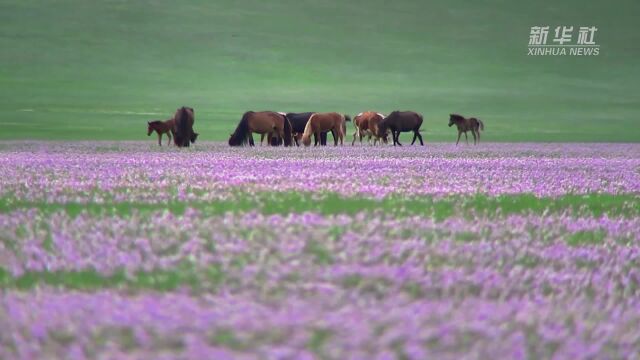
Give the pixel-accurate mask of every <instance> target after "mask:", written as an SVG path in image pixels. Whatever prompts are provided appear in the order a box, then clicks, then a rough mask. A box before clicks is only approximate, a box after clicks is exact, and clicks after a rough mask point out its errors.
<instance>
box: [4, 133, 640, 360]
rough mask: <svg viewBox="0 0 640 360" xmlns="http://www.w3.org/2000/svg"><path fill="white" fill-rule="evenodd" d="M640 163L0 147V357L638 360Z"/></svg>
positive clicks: (572, 157) (554, 152)
mask: <svg viewBox="0 0 640 360" xmlns="http://www.w3.org/2000/svg"><path fill="white" fill-rule="evenodd" d="M639 169H640V147H639V146H638V145H630V144H620V145H614V144H602V145H595V144H483V145H480V146H477V147H472V146H468V147H467V146H459V147H455V146H453V145H449V144H429V145H428V146H425V147H417V146H416V147H410V146H406V147H402V148H400V147H393V146H384V147H382V146H379V147H376V148H373V147H370V146H366V145H364V146H355V147H351V146H345V147H331V146H330V147H325V148H272V147H266V146H265V147H256V148H230V147H228V146H227V145H226V144H223V143H197V144H196V146H195V147H192V148H189V149H182V150H177V149H175V148H158V147H157V145H156V144H155V143H154V142H72V143H63V142H33V141H27V142H22V141H21V142H4V143H2V144H1V146H0V170H1V171H2V173H3V174H4V176H2V177H1V178H0V234H2V236H1V237H0V287H1V288H2V297H1V299H0V328H2V329H4V330H3V331H2V332H0V357H2V358H25V359H26V358H42V357H47V358H75V359H83V358H218V359H224V358H240V359H241V358H246V359H258V358H267V359H304V358H308V359H313V358H326V359H364V358H380V359H387V358H400V359H424V358H433V357H435V358H441V359H457V358H460V357H464V356H471V357H478V358H485V357H488V356H500V357H509V358H567V357H572V358H576V359H582V358H585V359H586V358H629V357H632V356H634V355H635V354H637V353H638V351H639V349H640V332H639V331H638V328H637V326H636V324H637V323H638V321H640V318H639V317H638V314H640V312H639V311H638V310H639V309H640V303H638V299H639V298H640V297H639V296H640V293H639V291H640V272H639V271H640V269H639V268H638V261H639V260H640V246H639V243H638V241H639V239H640V223H639V220H638V219H640V196H639V193H640V172H639Z"/></svg>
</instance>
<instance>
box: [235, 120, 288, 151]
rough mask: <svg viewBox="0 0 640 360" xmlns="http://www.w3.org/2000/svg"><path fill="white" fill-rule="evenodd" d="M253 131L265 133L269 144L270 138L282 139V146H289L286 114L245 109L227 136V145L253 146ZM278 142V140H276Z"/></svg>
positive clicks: (270, 142) (271, 143)
mask: <svg viewBox="0 0 640 360" xmlns="http://www.w3.org/2000/svg"><path fill="white" fill-rule="evenodd" d="M253 133H257V134H266V135H268V137H267V139H268V142H269V144H270V145H273V144H274V142H272V138H274V137H279V139H283V141H284V146H291V144H292V140H291V123H290V122H289V119H287V116H286V115H283V114H281V113H277V112H273V111H258V112H254V111H247V112H245V113H244V114H243V115H242V119H240V122H239V123H238V126H237V127H236V130H235V131H234V132H233V133H232V134H231V136H230V137H229V146H242V145H245V144H247V143H248V144H249V146H254V145H255V144H254V142H253ZM278 142H279V140H278Z"/></svg>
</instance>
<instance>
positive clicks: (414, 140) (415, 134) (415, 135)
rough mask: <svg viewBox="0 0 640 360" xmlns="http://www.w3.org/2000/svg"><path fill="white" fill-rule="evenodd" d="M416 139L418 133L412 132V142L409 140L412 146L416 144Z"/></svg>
mask: <svg viewBox="0 0 640 360" xmlns="http://www.w3.org/2000/svg"><path fill="white" fill-rule="evenodd" d="M417 138H418V131H417V130H414V131H413V140H411V145H413V144H414V143H415V142H416V139H417Z"/></svg>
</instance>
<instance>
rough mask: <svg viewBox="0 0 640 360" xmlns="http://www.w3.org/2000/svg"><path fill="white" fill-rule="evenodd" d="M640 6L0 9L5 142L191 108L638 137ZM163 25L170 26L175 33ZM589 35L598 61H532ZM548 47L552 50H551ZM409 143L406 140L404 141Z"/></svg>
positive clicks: (512, 135) (434, 128)
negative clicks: (538, 46)
mask: <svg viewBox="0 0 640 360" xmlns="http://www.w3.org/2000/svg"><path fill="white" fill-rule="evenodd" d="M639 11H640V4H639V3H638V2H637V1H634V0H616V1H613V2H612V1H600V0H599V1H589V2H587V3H585V2H584V1H578V0H570V1H562V2H557V1H553V2H550V1H536V2H530V1H488V2H467V1H464V2H463V1H445V0H436V1H429V2H424V1H418V0H399V1H393V2H389V1H384V0H373V1H349V2H344V1H337V0H330V1H322V2H313V1H299V0H278V1H269V2H264V1H259V0H248V1H242V2H237V1H232V0H221V1H215V2H210V1H187V2H183V3H181V4H180V5H177V4H175V3H174V2H172V1H167V0H154V1H146V0H145V1H136V2H134V3H124V2H122V1H113V0H112V1H99V2H91V3H86V2H84V1H79V0H64V1H56V2H52V3H47V4H46V5H43V4H42V2H41V1H36V0H26V1H17V0H2V1H0V20H1V21H0V48H2V49H6V51H2V52H1V53H0V85H1V86H0V124H1V125H2V131H0V139H7V140H15V139H42V140H90V139H96V140H142V139H143V137H144V131H145V128H146V122H147V121H149V120H152V119H167V118H169V117H170V116H171V115H172V114H173V113H174V112H175V110H176V108H178V107H180V106H182V105H187V106H191V107H193V108H194V109H195V110H196V126H195V127H196V129H197V131H198V132H199V133H200V134H201V138H200V140H201V141H221V140H226V139H227V137H228V135H229V133H230V132H231V131H232V130H233V129H234V126H235V124H237V122H238V121H239V120H240V117H241V116H242V114H243V113H244V112H245V111H247V110H256V111H258V110H272V111H284V112H305V111H317V112H324V111H337V112H340V113H347V114H350V115H351V116H353V115H355V114H357V113H359V112H362V111H365V110H373V111H379V112H382V113H385V114H388V113H389V112H391V111H392V110H413V111H417V112H419V113H422V114H423V115H424V119H425V124H424V126H423V132H424V134H425V139H426V140H427V141H429V142H433V141H452V140H455V135H456V134H455V132H454V131H453V130H451V129H449V128H447V127H446V125H447V122H448V118H449V114H450V113H460V114H462V115H465V116H475V117H478V118H480V119H482V120H484V122H485V124H486V125H487V132H486V139H487V141H492V142H495V141H500V142H519V141H529V142H538V141H542V142H549V141H553V142H567V141H569V142H580V141H582V142H584V141H589V142H637V141H638V134H637V133H638V132H637V131H633V129H635V128H636V125H637V124H636V123H637V114H638V113H639V112H640V105H639V103H638V101H637V93H638V83H639V80H640V69H639V68H638V66H637V59H638V57H639V56H640V50H639V48H638V47H637V46H633V45H632V44H637V43H638V42H639V41H640V38H639V36H640V35H638V32H637V31H636V25H635V23H636V21H635V20H636V16H635V14H637V13H638V12H639ZM169 24H170V25H169ZM538 25H549V26H551V28H552V31H551V33H550V35H549V37H550V39H551V37H552V35H553V28H554V27H555V26H563V25H566V26H574V27H575V29H576V31H577V27H579V26H597V27H598V28H599V30H598V32H597V33H596V37H595V41H596V42H597V43H598V44H600V46H601V51H600V55H598V56H591V57H576V56H573V57H571V56H567V57H531V56H527V55H526V54H527V44H528V41H529V32H530V28H531V27H532V26H538ZM550 41H551V40H550ZM405 136H406V135H405Z"/></svg>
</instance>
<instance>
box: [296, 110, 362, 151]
mask: <svg viewBox="0 0 640 360" xmlns="http://www.w3.org/2000/svg"><path fill="white" fill-rule="evenodd" d="M346 121H351V118H350V117H349V115H343V114H338V113H335V112H330V113H315V114H313V115H311V117H309V121H307V125H305V127H304V133H303V134H302V143H303V144H304V146H309V145H311V135H314V136H316V137H317V138H320V135H321V134H322V133H323V132H327V131H331V134H332V135H333V142H334V144H335V146H338V140H339V141H340V145H342V144H343V140H344V137H345V135H346V125H345V122H346Z"/></svg>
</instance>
